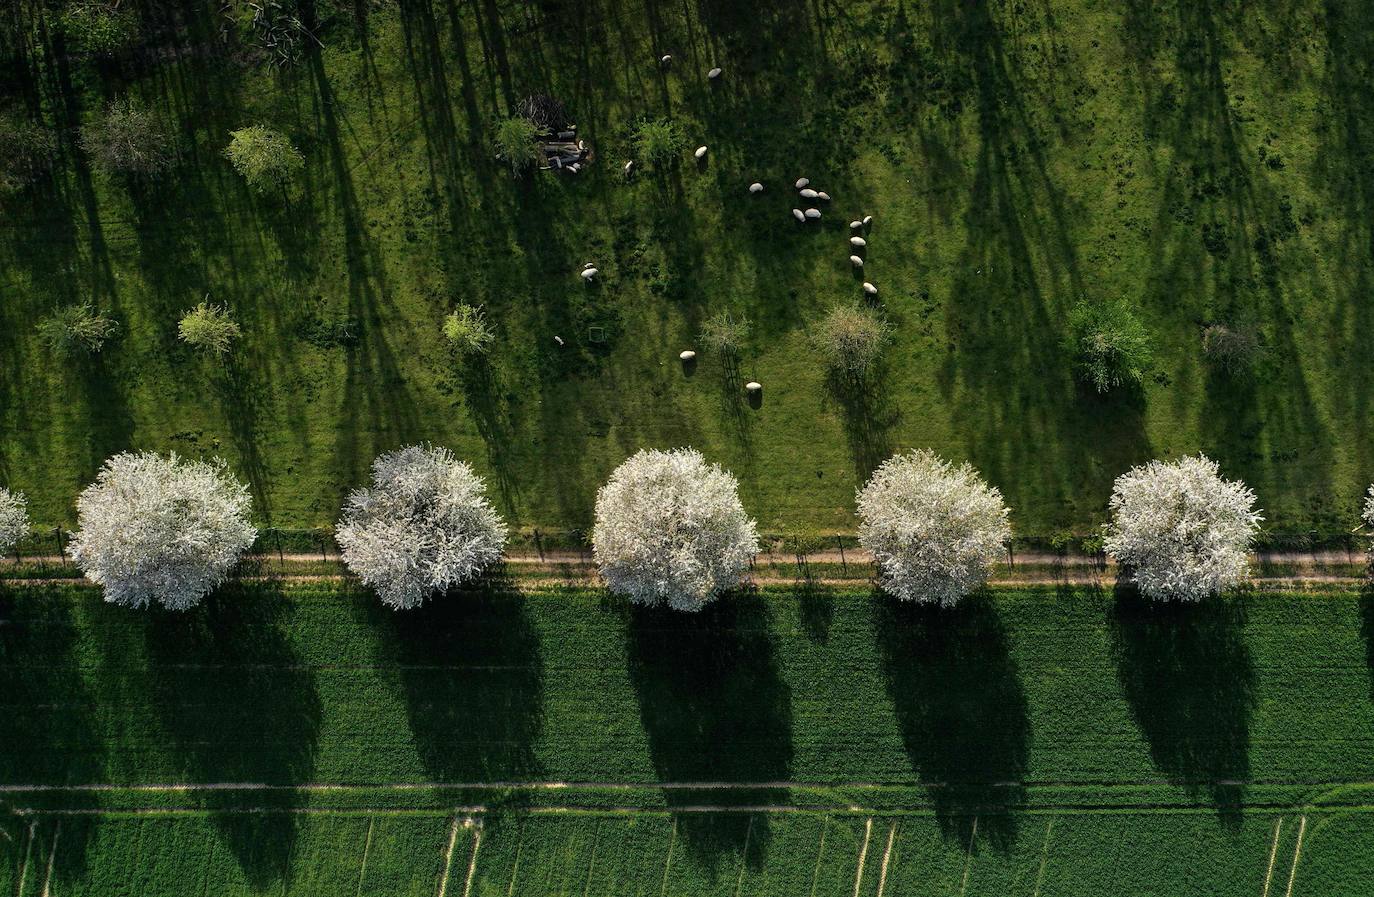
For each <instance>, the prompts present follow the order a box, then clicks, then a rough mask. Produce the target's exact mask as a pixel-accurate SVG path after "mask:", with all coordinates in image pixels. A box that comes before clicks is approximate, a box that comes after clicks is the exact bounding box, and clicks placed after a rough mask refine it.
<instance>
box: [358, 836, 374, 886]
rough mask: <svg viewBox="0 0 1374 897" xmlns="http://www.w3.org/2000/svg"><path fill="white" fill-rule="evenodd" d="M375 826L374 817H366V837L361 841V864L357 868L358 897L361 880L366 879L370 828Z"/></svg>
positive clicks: (370, 844)
mask: <svg viewBox="0 0 1374 897" xmlns="http://www.w3.org/2000/svg"><path fill="white" fill-rule="evenodd" d="M376 824H377V817H376V816H368V817H367V837H366V838H364V839H363V864H362V866H360V867H358V897H363V879H365V878H366V877H367V855H368V853H370V852H371V851H372V827H373V826H374V825H376Z"/></svg>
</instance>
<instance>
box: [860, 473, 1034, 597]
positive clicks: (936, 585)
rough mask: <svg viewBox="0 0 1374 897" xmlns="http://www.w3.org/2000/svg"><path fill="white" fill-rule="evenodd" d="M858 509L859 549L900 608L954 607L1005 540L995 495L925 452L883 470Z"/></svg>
mask: <svg viewBox="0 0 1374 897" xmlns="http://www.w3.org/2000/svg"><path fill="white" fill-rule="evenodd" d="M858 509H859V521H860V522H859V544H860V545H862V546H863V547H864V548H867V549H868V550H869V551H871V552H873V559H874V561H875V562H876V563H877V565H878V570H879V573H880V581H881V583H882V587H883V589H884V590H886V591H887V592H889V593H891V594H893V595H895V596H897V597H898V598H901V599H903V600H906V601H923V602H930V603H932V604H941V605H946V606H949V605H953V604H955V603H956V602H958V601H959V599H960V598H963V597H964V596H965V595H967V594H968V593H969V592H971V591H973V590H974V589H976V588H978V587H979V586H981V585H982V584H983V583H984V582H985V581H986V580H987V577H988V568H989V567H991V565H992V564H993V563H994V562H996V561H997V559H998V558H1000V557H1002V555H1003V552H1004V551H1005V549H1006V544H1007V540H1008V539H1010V538H1011V525H1010V524H1009V523H1008V522H1007V514H1008V511H1007V506H1006V505H1005V504H1004V503H1003V502H1002V493H1000V492H998V491H997V490H996V489H995V488H993V487H992V486H989V485H988V484H987V482H985V481H984V480H983V478H982V477H980V476H979V475H978V472H977V471H976V470H974V469H973V467H971V466H970V465H969V464H967V463H965V464H961V465H959V466H958V467H955V466H953V465H952V464H950V463H949V462H948V461H945V460H944V459H942V458H940V457H939V456H938V455H936V454H935V453H933V452H929V451H915V452H911V453H909V454H906V455H895V456H893V457H891V458H889V459H888V460H887V461H885V462H883V464H882V466H881V467H879V468H878V469H877V471H875V472H874V474H873V478H872V479H871V480H869V481H868V484H867V485H865V486H864V487H863V488H862V489H860V490H859V494H858Z"/></svg>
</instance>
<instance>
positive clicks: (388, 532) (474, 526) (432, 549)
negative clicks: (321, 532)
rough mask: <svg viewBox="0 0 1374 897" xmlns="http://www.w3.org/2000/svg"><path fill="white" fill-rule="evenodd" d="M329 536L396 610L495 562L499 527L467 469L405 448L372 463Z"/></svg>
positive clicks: (445, 457)
mask: <svg viewBox="0 0 1374 897" xmlns="http://www.w3.org/2000/svg"><path fill="white" fill-rule="evenodd" d="M335 538H336V539H337V540H338V543H339V546H340V547H341V548H342V549H343V559H344V563H345V564H347V565H348V568H349V569H350V570H352V571H353V572H354V573H356V574H357V575H358V577H359V578H360V579H362V581H363V583H364V585H367V586H370V587H372V588H374V589H376V590H377V593H378V595H380V596H381V599H382V603H383V604H385V605H387V606H388V607H391V608H394V609H397V610H403V609H407V608H414V607H419V606H420V604H421V603H423V602H424V600H425V598H426V597H427V596H429V595H432V594H434V593H436V592H443V591H445V590H447V589H449V588H451V587H453V586H456V585H458V584H460V583H463V582H467V581H468V580H471V579H474V578H475V577H477V576H479V575H480V574H481V573H482V572H483V571H484V570H486V569H487V568H488V567H490V566H491V565H492V564H495V563H496V562H497V561H499V560H500V559H501V551H502V548H503V546H504V545H505V541H506V525H505V524H504V523H502V522H501V518H500V517H499V516H498V515H497V513H496V511H495V509H493V508H492V506H491V504H490V503H488V501H487V497H486V484H485V483H483V482H482V478H481V477H479V476H477V475H476V474H475V473H473V472H472V468H471V467H470V466H468V465H467V464H466V463H465V462H462V461H459V460H458V459H457V458H455V457H454V455H453V453H452V452H450V451H449V450H448V449H445V448H436V447H434V446H428V445H424V446H420V445H412V446H408V447H406V448H403V449H400V450H399V451H395V452H388V453H387V454H384V455H382V456H380V457H378V458H377V459H376V460H375V461H373V462H372V486H371V488H367V489H358V490H356V491H354V492H353V493H352V494H351V495H349V496H348V504H347V505H346V506H345V507H344V513H343V519H341V520H340V521H339V525H338V527H337V531H336V534H335Z"/></svg>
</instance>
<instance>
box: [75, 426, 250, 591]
mask: <svg viewBox="0 0 1374 897" xmlns="http://www.w3.org/2000/svg"><path fill="white" fill-rule="evenodd" d="M249 506H250V501H249V498H248V489H247V488H246V487H245V486H244V485H243V484H241V483H239V482H238V481H237V480H235V479H234V478H233V477H232V476H231V475H230V474H229V473H228V472H227V470H226V468H225V466H224V462H223V461H219V460H216V461H214V462H212V463H211V462H205V461H184V460H182V459H180V458H178V457H177V456H176V455H175V454H173V455H171V456H170V457H167V458H164V457H162V456H161V455H157V454H154V453H152V452H139V453H132V452H129V453H124V454H120V455H115V456H114V457H113V458H111V459H109V460H108V461H106V462H105V466H104V467H103V468H101V471H100V474H99V475H98V476H97V477H96V481H95V482H94V483H93V484H91V485H90V486H88V487H87V488H86V490H85V491H84V492H82V493H81V496H80V497H79V498H78V499H77V501H76V515H77V532H76V533H75V534H74V535H73V536H72V541H71V547H70V549H69V550H70V552H71V556H72V559H73V560H74V561H75V562H76V565H77V566H78V567H80V568H81V571H82V572H83V573H85V574H86V576H87V578H89V579H90V580H91V581H92V582H94V583H96V584H97V585H99V586H102V587H103V588H104V590H105V600H106V601H109V602H111V603H114V604H122V605H126V606H129V607H142V606H145V605H147V604H150V603H152V602H157V603H159V604H161V605H162V606H163V607H166V608H169V609H171V610H185V609H186V608H189V607H194V606H195V605H196V604H198V603H200V600H201V599H202V598H204V597H205V595H206V594H208V593H209V592H210V590H211V589H213V588H215V587H216V586H217V585H219V584H220V583H222V582H224V580H225V579H226V578H228V576H229V571H230V570H231V569H232V568H233V566H234V564H236V563H237V562H238V560H239V558H240V557H241V556H242V554H243V552H245V551H246V550H248V547H249V546H250V545H252V544H253V540H254V539H255V538H256V537H257V530H255V529H254V528H253V525H252V524H251V523H249V522H248V512H249Z"/></svg>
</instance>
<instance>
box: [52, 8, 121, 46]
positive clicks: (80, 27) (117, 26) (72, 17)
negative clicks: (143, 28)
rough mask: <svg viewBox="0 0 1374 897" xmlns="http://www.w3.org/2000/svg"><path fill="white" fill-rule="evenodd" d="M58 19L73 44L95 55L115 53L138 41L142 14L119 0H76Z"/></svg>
mask: <svg viewBox="0 0 1374 897" xmlns="http://www.w3.org/2000/svg"><path fill="white" fill-rule="evenodd" d="M57 22H58V26H59V27H60V28H61V29H62V32H63V33H64V34H65V35H66V36H67V40H68V41H69V42H70V44H71V46H74V47H75V48H76V49H77V50H78V51H79V52H82V53H88V54H90V55H92V56H113V55H114V54H116V53H118V52H120V51H121V50H124V49H125V48H127V47H130V46H132V45H133V44H134V43H135V42H136V41H137V40H138V32H139V29H138V17H137V16H135V15H134V13H133V10H131V9H120V3H119V2H118V0H72V2H69V3H68V4H67V8H66V9H64V10H63V11H62V13H61V15H59V16H58V18H57Z"/></svg>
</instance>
